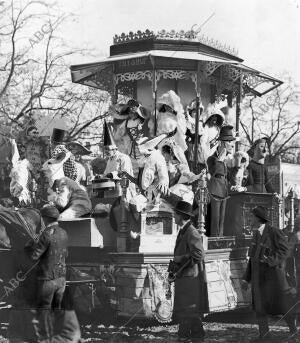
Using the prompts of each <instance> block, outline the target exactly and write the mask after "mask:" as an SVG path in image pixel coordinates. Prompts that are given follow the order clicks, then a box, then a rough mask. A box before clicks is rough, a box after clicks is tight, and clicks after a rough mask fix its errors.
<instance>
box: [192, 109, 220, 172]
mask: <svg viewBox="0 0 300 343" xmlns="http://www.w3.org/2000/svg"><path fill="white" fill-rule="evenodd" d="M195 109H196V108H195V103H192V104H191V105H190V106H189V107H188V110H189V113H191V115H187V122H188V130H187V132H186V135H187V136H188V142H190V144H189V146H190V149H189V152H188V160H189V162H191V161H193V159H194V149H193V146H194V143H195ZM202 112H203V114H202ZM200 113H201V117H200V118H199V119H200V122H199V132H198V135H199V136H198V139H199V144H198V154H197V165H198V169H200V170H201V169H203V168H204V167H205V165H206V161H207V159H208V157H209V156H212V155H213V154H214V153H215V151H216V149H217V146H218V144H217V143H218V137H219V133H220V128H221V126H222V125H223V123H224V120H225V117H224V113H223V112H222V111H221V109H220V108H219V106H218V104H217V103H214V104H209V105H208V107H207V110H206V111H205V112H204V108H203V105H202V104H200ZM205 115H206V119H205V118H203V117H204V116H205Z"/></svg>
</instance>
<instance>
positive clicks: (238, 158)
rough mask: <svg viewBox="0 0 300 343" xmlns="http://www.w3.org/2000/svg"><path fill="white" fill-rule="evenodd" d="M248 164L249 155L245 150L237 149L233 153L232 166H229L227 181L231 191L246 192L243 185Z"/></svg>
mask: <svg viewBox="0 0 300 343" xmlns="http://www.w3.org/2000/svg"><path fill="white" fill-rule="evenodd" d="M248 165H249V156H248V154H247V153H246V152H243V151H237V152H236V153H235V154H234V155H233V166H232V167H231V168H229V173H228V182H229V186H230V190H231V191H233V192H246V191H247V188H246V187H244V181H245V177H246V175H245V173H246V170H247V167H248Z"/></svg>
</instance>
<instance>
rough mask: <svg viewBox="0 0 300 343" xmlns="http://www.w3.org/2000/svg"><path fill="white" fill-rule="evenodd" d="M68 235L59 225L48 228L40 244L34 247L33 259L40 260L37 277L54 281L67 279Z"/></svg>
mask: <svg viewBox="0 0 300 343" xmlns="http://www.w3.org/2000/svg"><path fill="white" fill-rule="evenodd" d="M67 246H68V235H67V232H66V231H65V230H64V229H62V228H61V227H60V226H59V225H58V224H57V223H55V224H54V225H52V226H49V227H47V228H46V230H45V231H44V232H43V233H42V235H41V237H40V239H39V241H38V243H37V244H36V245H34V246H33V253H32V259H33V260H39V261H40V262H39V264H38V267H37V273H38V275H37V277H38V279H40V280H54V279H58V278H60V277H66V261H65V259H66V257H67V255H68V250H67Z"/></svg>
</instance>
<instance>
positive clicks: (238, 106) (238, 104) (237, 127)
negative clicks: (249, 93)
mask: <svg viewBox="0 0 300 343" xmlns="http://www.w3.org/2000/svg"><path fill="white" fill-rule="evenodd" d="M242 81H243V74H241V75H240V77H239V89H238V94H237V96H236V117H235V132H236V138H237V140H236V142H235V150H236V151H238V150H239V146H240V143H239V138H240V133H239V130H240V116H241V98H242V91H243V84H242Z"/></svg>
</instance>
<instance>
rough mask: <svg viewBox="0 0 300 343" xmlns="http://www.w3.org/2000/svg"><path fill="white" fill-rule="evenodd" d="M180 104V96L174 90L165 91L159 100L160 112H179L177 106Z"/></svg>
mask: <svg viewBox="0 0 300 343" xmlns="http://www.w3.org/2000/svg"><path fill="white" fill-rule="evenodd" d="M178 104H180V98H179V96H178V95H177V94H176V93H175V92H174V91H172V90H170V91H168V92H166V93H164V94H163V95H162V96H161V97H160V98H159V99H158V101H157V108H158V111H159V112H171V113H174V114H175V113H177V110H176V108H177V107H178Z"/></svg>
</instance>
